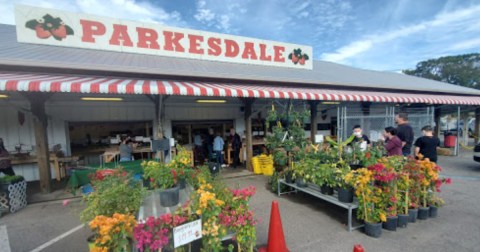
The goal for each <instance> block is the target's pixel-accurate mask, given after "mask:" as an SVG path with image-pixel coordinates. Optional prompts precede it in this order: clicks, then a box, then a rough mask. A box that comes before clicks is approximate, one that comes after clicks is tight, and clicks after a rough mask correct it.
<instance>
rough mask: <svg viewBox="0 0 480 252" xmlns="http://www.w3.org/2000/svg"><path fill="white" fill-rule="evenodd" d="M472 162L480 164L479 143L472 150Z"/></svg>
mask: <svg viewBox="0 0 480 252" xmlns="http://www.w3.org/2000/svg"><path fill="white" fill-rule="evenodd" d="M473 160H475V161H477V162H480V143H477V145H475V148H473Z"/></svg>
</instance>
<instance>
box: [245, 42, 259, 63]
mask: <svg viewBox="0 0 480 252" xmlns="http://www.w3.org/2000/svg"><path fill="white" fill-rule="evenodd" d="M253 46H254V45H253V43H252V42H245V48H243V53H242V58H243V59H253V60H256V59H257V54H256V53H255V48H253ZM249 55H250V57H249Z"/></svg>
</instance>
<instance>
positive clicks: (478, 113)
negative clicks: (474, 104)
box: [474, 107, 480, 144]
mask: <svg viewBox="0 0 480 252" xmlns="http://www.w3.org/2000/svg"><path fill="white" fill-rule="evenodd" d="M474 134H475V136H474V137H475V144H477V143H478V141H480V137H479V135H480V107H479V108H476V109H475V133H474Z"/></svg>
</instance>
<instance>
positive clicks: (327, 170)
mask: <svg viewBox="0 0 480 252" xmlns="http://www.w3.org/2000/svg"><path fill="white" fill-rule="evenodd" d="M334 169H335V166H334V165H333V166H332V164H321V163H319V164H318V166H317V168H316V169H314V171H313V181H314V183H315V184H317V185H318V186H320V192H321V193H323V194H327V195H332V194H333V188H335V187H336V186H337V181H336V180H335V177H334V173H333V171H334Z"/></svg>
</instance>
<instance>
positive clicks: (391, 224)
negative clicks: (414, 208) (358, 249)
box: [382, 216, 398, 231]
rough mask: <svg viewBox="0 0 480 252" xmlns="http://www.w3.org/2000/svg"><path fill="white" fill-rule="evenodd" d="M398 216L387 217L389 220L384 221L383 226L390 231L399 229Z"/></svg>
mask: <svg viewBox="0 0 480 252" xmlns="http://www.w3.org/2000/svg"><path fill="white" fill-rule="evenodd" d="M397 223H398V216H390V217H387V221H386V222H383V223H382V227H383V228H384V229H386V230H389V231H397V225H398V224H397Z"/></svg>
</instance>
